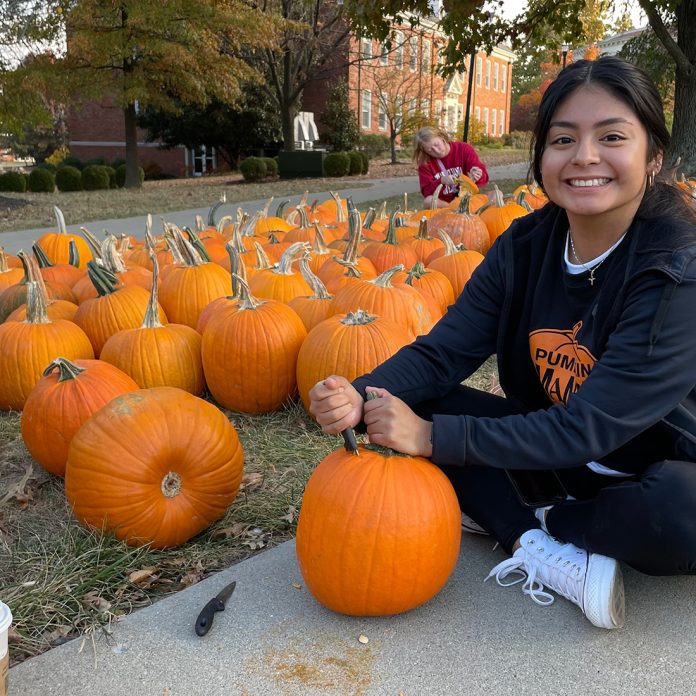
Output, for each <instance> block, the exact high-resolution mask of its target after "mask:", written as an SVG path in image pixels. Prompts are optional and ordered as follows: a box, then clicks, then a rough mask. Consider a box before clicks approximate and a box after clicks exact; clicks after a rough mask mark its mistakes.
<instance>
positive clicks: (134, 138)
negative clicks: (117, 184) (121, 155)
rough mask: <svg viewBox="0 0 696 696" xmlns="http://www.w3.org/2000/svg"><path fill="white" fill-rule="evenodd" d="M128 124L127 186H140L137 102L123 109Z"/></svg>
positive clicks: (126, 124)
mask: <svg viewBox="0 0 696 696" xmlns="http://www.w3.org/2000/svg"><path fill="white" fill-rule="evenodd" d="M123 117H124V122H125V126H126V183H125V184H124V186H125V188H140V187H141V183H140V176H139V174H138V128H137V125H136V114H135V104H134V103H130V104H128V106H126V108H125V109H124V110H123Z"/></svg>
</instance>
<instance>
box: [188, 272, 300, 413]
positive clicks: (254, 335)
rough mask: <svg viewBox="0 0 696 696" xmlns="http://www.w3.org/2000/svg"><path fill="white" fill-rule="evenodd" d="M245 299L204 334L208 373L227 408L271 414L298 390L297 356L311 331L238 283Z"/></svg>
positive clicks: (215, 318)
mask: <svg viewBox="0 0 696 696" xmlns="http://www.w3.org/2000/svg"><path fill="white" fill-rule="evenodd" d="M239 287H240V297H239V301H238V302H236V303H235V304H234V305H230V306H228V307H225V308H223V309H222V310H221V311H220V312H218V313H217V314H216V315H215V316H213V317H212V318H211V319H210V321H209V322H208V324H207V326H206V327H205V330H204V331H203V344H202V348H201V354H202V358H203V373H204V375H205V379H206V382H207V384H208V388H209V389H210V393H211V394H212V395H213V398H214V399H215V400H216V401H217V402H218V403H219V404H220V405H221V406H224V407H225V408H229V409H232V410H234V411H242V412H244V413H267V412H269V411H274V410H275V409H277V408H280V406H282V405H283V403H285V401H287V400H288V399H289V398H290V397H291V396H293V394H294V393H295V391H296V389H297V377H296V374H295V370H296V367H297V354H298V352H299V350H300V346H301V345H302V341H304V339H305V337H306V336H307V330H306V329H305V327H304V324H303V323H302V320H301V319H300V317H298V316H297V314H296V312H295V311H294V310H293V309H291V308H290V307H288V305H286V304H284V303H282V302H278V301H277V300H260V299H257V298H255V297H253V295H251V293H250V292H249V286H248V285H247V284H246V283H244V282H243V281H242V280H241V279H240V280H239Z"/></svg>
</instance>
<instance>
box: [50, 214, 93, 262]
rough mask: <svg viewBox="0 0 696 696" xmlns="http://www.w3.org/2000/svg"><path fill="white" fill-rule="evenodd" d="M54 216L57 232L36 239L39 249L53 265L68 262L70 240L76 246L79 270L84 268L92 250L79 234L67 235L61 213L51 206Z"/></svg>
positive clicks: (90, 257) (90, 258) (89, 259)
mask: <svg viewBox="0 0 696 696" xmlns="http://www.w3.org/2000/svg"><path fill="white" fill-rule="evenodd" d="M53 212H54V214H55V216H56V224H57V226H58V231H57V232H46V233H45V234H43V235H41V236H40V237H39V239H38V242H39V244H40V245H41V248H42V249H43V250H44V251H45V252H46V255H47V256H48V258H49V259H51V261H53V263H69V262H70V240H71V239H72V240H73V241H74V243H75V245H76V246H77V251H78V252H79V258H80V268H86V267H87V262H88V261H91V260H92V250H91V249H90V248H89V245H88V244H87V242H85V240H84V239H83V238H82V237H80V235H79V234H72V233H68V230H67V227H66V225H65V217H64V215H63V211H62V210H61V209H60V208H58V207H57V206H53Z"/></svg>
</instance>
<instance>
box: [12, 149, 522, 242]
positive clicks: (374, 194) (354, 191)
mask: <svg viewBox="0 0 696 696" xmlns="http://www.w3.org/2000/svg"><path fill="white" fill-rule="evenodd" d="M488 172H489V175H490V177H491V179H492V180H495V179H503V178H523V177H525V176H526V174H527V165H526V164H525V163H518V164H508V165H501V166H497V167H489V168H488ZM360 184H362V185H363V187H362V188H347V189H338V193H339V194H340V195H341V197H342V198H348V197H349V196H350V197H351V198H352V199H353V202H354V203H355V204H356V205H359V204H360V203H364V202H365V201H374V200H381V199H384V198H390V197H391V196H398V195H400V194H402V193H404V192H406V193H417V192H418V191H419V187H418V177H417V176H415V175H414V176H401V177H392V178H386V179H363V180H360ZM269 192H270V193H271V194H272V185H269ZM329 196H330V194H329V191H322V192H319V193H312V194H311V196H310V200H314V199H318V200H320V201H321V200H325V199H327V198H329ZM299 199H300V196H299V195H297V196H291V197H290V205H295V204H296V203H297V202H298V201H299ZM267 201H268V198H263V199H260V200H256V201H242V202H239V203H229V204H227V205H226V206H223V207H222V208H221V209H220V211H219V212H218V217H217V219H219V216H221V215H228V214H231V213H234V211H236V210H237V208H239V207H241V208H243V209H244V210H245V211H247V212H248V213H249V214H253V213H255V212H256V211H257V210H260V209H261V208H263V206H264V205H265V204H266V202H267ZM208 211H209V207H208V208H195V209H191V210H180V211H177V212H170V213H160V212H157V211H153V212H152V218H153V220H154V221H158V220H159V218H160V217H162V218H164V219H165V220H167V221H168V222H173V223H174V224H175V225H178V226H179V227H183V226H184V225H188V226H189V227H193V226H194V225H195V220H196V215H201V216H202V217H203V219H204V220H206V219H207V218H208ZM146 217H147V216H145V215H141V216H137V217H131V218H123V219H118V220H90V221H86V222H83V223H79V224H73V225H68V232H73V233H79V231H80V227H81V226H85V227H87V229H89V230H90V231H92V232H94V234H96V235H97V237H99V238H100V239H101V238H102V236H103V231H104V230H108V231H109V232H111V233H113V234H115V235H117V236H118V235H120V234H134V235H135V236H142V235H143V234H144V232H145V220H146ZM51 231H55V225H53V226H50V227H43V228H32V229H27V230H19V231H17V232H2V233H0V244H1V245H2V246H4V248H5V251H6V252H8V253H10V254H16V253H17V252H18V251H19V250H20V249H30V248H31V244H32V243H33V242H34V241H36V240H37V239H38V238H39V237H40V236H41V235H42V234H43V233H44V232H51Z"/></svg>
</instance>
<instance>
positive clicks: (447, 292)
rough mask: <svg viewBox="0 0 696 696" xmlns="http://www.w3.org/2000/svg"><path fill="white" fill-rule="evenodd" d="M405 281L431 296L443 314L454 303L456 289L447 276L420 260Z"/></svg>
mask: <svg viewBox="0 0 696 696" xmlns="http://www.w3.org/2000/svg"><path fill="white" fill-rule="evenodd" d="M405 282H406V285H410V286H411V287H412V288H415V289H416V290H418V291H419V292H421V293H423V295H426V296H428V297H431V298H432V299H433V301H434V302H435V304H436V305H437V306H438V308H439V309H440V313H441V314H444V313H445V312H446V311H447V307H449V306H450V305H451V304H453V303H454V289H453V288H452V283H450V281H449V279H448V278H447V276H446V275H445V274H444V273H442V272H440V271H437V270H435V269H434V268H426V267H425V266H424V265H423V264H422V263H421V262H420V261H419V262H418V263H417V264H416V265H415V266H413V268H411V269H410V270H409V272H408V278H407V279H406V281H405Z"/></svg>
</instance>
